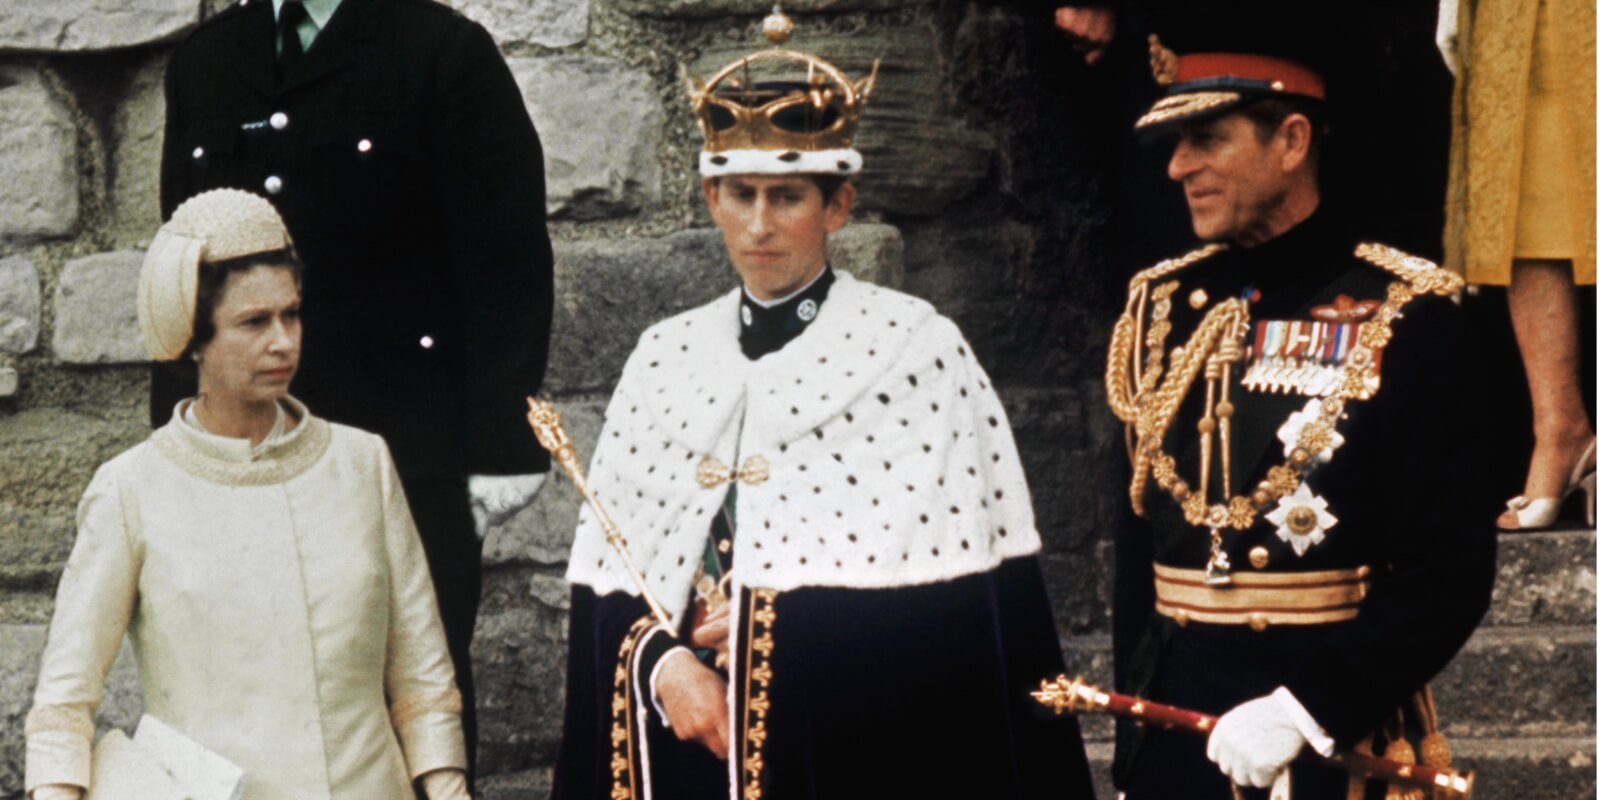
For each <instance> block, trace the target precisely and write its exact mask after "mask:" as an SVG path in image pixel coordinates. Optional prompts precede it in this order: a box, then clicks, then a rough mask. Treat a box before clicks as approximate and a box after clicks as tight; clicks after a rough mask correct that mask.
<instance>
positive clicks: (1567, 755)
mask: <svg viewBox="0 0 1600 800" xmlns="http://www.w3.org/2000/svg"><path fill="white" fill-rule="evenodd" d="M1451 750H1452V756H1453V758H1452V761H1451V764H1452V766H1454V767H1455V768H1456V769H1460V770H1471V771H1473V772H1475V773H1476V774H1477V776H1478V779H1477V782H1476V783H1475V784H1474V785H1473V790H1472V797H1473V800H1529V799H1530V798H1535V797H1537V798H1552V799H1553V798H1569V799H1570V800H1577V798H1587V797H1594V796H1595V752H1594V737H1593V736H1589V737H1582V738H1570V739H1566V738H1557V739H1468V740H1458V741H1455V742H1452V743H1451Z"/></svg>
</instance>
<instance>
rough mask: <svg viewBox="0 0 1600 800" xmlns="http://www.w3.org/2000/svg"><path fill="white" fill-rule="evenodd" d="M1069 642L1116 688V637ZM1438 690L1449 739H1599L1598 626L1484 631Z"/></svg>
mask: <svg viewBox="0 0 1600 800" xmlns="http://www.w3.org/2000/svg"><path fill="white" fill-rule="evenodd" d="M1063 645H1064V649H1065V650H1066V659H1067V666H1068V668H1069V669H1070V670H1071V671H1072V672H1073V674H1081V675H1085V676H1086V677H1088V678H1089V680H1090V681H1091V682H1097V683H1099V684H1100V685H1102V686H1109V685H1110V682H1111V652H1110V649H1111V639H1110V637H1109V636H1104V635H1100V636H1079V637H1072V638H1070V639H1067V640H1065V641H1064V643H1063ZM1041 677H1044V676H1041ZM1433 688H1434V693H1435V694H1434V696H1435V699H1436V700H1437V703H1438V707H1439V715H1440V719H1441V722H1442V724H1443V726H1444V731H1445V733H1446V735H1448V736H1452V737H1463V736H1467V737H1474V738H1494V737H1518V736H1524V737H1527V736H1533V737H1571V736H1593V735H1594V730H1595V728H1594V720H1595V633H1594V629H1592V628H1579V627H1576V626H1559V627H1558V626H1528V627H1487V628H1480V629H1479V630H1478V632H1477V633H1475V634H1473V636H1472V638H1471V639H1469V640H1467V644H1466V646H1465V647H1463V648H1462V649H1461V652H1460V653H1457V654H1456V657H1455V659H1454V660H1453V661H1452V662H1451V663H1450V665H1449V666H1447V667H1445V669H1444V671H1443V672H1442V673H1440V675H1439V676H1438V677H1437V678H1435V679H1434V681H1433ZM1083 728H1084V735H1085V736H1086V737H1088V738H1089V739H1091V740H1093V741H1107V740H1109V739H1110V738H1111V723H1110V721H1109V720H1107V719H1104V718H1093V717H1091V718H1087V719H1085V720H1083Z"/></svg>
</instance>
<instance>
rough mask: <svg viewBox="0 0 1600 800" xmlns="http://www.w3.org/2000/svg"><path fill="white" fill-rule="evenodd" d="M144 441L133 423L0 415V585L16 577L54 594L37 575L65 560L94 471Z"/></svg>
mask: <svg viewBox="0 0 1600 800" xmlns="http://www.w3.org/2000/svg"><path fill="white" fill-rule="evenodd" d="M147 434H148V430H147V429H145V428H143V426H142V425H139V424H136V423H132V421H131V420H123V421H114V420H109V419H106V418H103V417H96V416H90V415H88V414H77V413H72V412H70V411H63V410H59V409H28V410H25V411H20V412H17V413H15V414H0V583H5V584H10V583H12V581H11V579H10V576H11V574H12V573H13V572H15V573H16V577H17V578H18V579H19V580H25V581H26V582H27V588H29V589H39V588H43V589H45V590H46V591H48V590H50V589H53V588H54V583H53V582H49V583H48V586H45V587H40V586H38V576H37V574H36V573H37V571H38V569H39V568H48V567H52V566H55V565H59V564H61V563H62V562H64V561H66V558H67V553H68V551H69V550H70V549H71V547H72V536H73V531H74V530H75V529H76V523H75V521H74V518H73V515H74V510H75V509H76V508H77V505H78V499H79V498H80V497H82V495H83V490H84V488H85V487H87V486H88V485H89V479H90V478H91V477H92V476H93V475H94V471H95V469H96V468H98V467H99V465H100V464H101V463H102V462H104V461H105V460H106V459H108V458H110V457H111V456H113V455H115V454H117V453H118V452H120V451H122V450H124V449H126V448H128V447H130V446H132V445H133V444H134V443H136V442H138V441H139V440H141V439H143V438H144V437H145V436H146V435H147Z"/></svg>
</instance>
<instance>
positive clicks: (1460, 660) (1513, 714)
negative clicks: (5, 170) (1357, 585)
mask: <svg viewBox="0 0 1600 800" xmlns="http://www.w3.org/2000/svg"><path fill="white" fill-rule="evenodd" d="M1486 687H1493V688H1492V689H1487V690H1486ZM1433 691H1434V698H1435V699H1436V700H1437V701H1438V706H1439V722H1440V724H1441V725H1442V726H1443V727H1444V731H1445V733H1446V735H1449V736H1467V737H1474V738H1492V737H1498V736H1544V737H1549V736H1593V735H1594V720H1595V634H1594V629H1593V628H1592V627H1584V628H1577V627H1560V628H1545V627H1486V628H1480V629H1479V630H1478V632H1477V633H1475V634H1473V636H1472V638H1471V639H1469V640H1468V641H1467V644H1466V646H1465V647H1463V648H1462V649H1461V652H1460V653H1457V654H1456V657H1455V659H1454V660H1453V661H1451V662H1450V665H1449V666H1448V667H1446V668H1445V670H1444V672H1442V673H1440V674H1439V676H1438V677H1437V678H1435V679H1434V681H1433Z"/></svg>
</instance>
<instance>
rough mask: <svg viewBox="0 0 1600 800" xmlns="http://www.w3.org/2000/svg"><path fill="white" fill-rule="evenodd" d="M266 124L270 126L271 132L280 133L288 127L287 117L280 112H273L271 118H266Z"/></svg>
mask: <svg viewBox="0 0 1600 800" xmlns="http://www.w3.org/2000/svg"><path fill="white" fill-rule="evenodd" d="M267 124H268V125H271V126H272V129H273V130H275V131H281V130H283V129H284V128H287V127H289V115H288V114H285V113H283V112H282V111H274V112H273V113H272V116H270V117H267Z"/></svg>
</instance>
